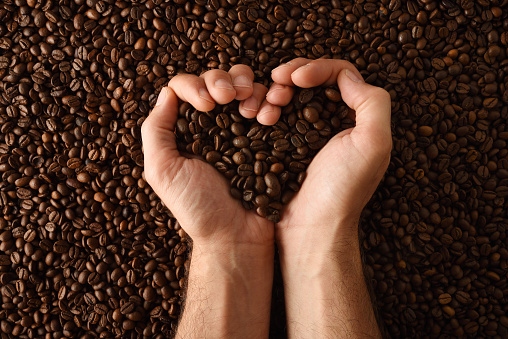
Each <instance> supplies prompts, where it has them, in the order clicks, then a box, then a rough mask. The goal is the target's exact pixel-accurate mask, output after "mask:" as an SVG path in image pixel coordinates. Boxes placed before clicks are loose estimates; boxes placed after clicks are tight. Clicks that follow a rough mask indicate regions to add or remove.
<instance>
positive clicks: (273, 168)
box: [176, 87, 354, 222]
mask: <svg viewBox="0 0 508 339" xmlns="http://www.w3.org/2000/svg"><path fill="white" fill-rule="evenodd" d="M238 105H239V102H238V101H233V102H232V103H231V104H228V105H224V106H219V105H217V106H216V107H215V109H214V110H213V111H210V112H200V111H197V110H196V109H194V108H192V107H190V105H189V104H187V103H185V104H184V105H182V106H181V107H180V117H179V119H178V120H177V122H176V136H177V143H178V146H179V149H180V150H181V151H183V152H187V153H189V154H194V155H198V156H201V157H202V158H203V159H205V160H206V161H207V162H208V163H210V164H212V165H213V166H215V168H216V169H217V170H218V171H219V172H221V173H222V174H223V175H224V176H225V177H226V178H228V179H229V180H230V184H231V194H232V195H233V197H235V198H237V199H239V200H241V201H242V203H243V205H244V206H245V208H247V209H255V210H256V212H257V214H258V215H260V216H262V217H265V218H267V219H269V220H271V221H273V222H278V221H279V220H280V217H281V215H280V210H281V208H282V205H283V204H286V203H288V202H289V200H290V199H291V198H292V197H293V196H294V194H295V193H296V192H298V190H299V188H300V186H301V184H302V182H303V180H304V178H305V170H306V168H307V166H308V165H309V163H310V162H311V161H312V158H313V157H314V155H316V153H317V152H318V151H319V150H320V149H321V148H322V147H323V146H324V145H325V144H326V142H327V141H328V140H329V139H330V138H331V137H332V136H333V135H335V134H337V133H338V132H340V131H342V130H344V129H346V128H349V127H351V126H353V125H354V121H353V120H351V119H347V118H346V116H347V114H348V112H349V109H348V107H347V106H346V105H345V104H344V103H343V102H342V101H341V96H340V93H339V91H338V89H337V88H333V87H329V88H321V87H316V88H309V89H298V90H297V91H296V94H295V95H294V99H293V101H292V102H291V103H290V104H289V105H288V106H285V107H284V108H283V109H282V112H281V113H282V114H281V118H280V119H279V121H278V122H277V123H276V124H275V125H273V126H264V125H261V124H260V123H258V122H257V121H256V119H245V118H243V117H242V116H241V115H240V113H239V112H238Z"/></svg>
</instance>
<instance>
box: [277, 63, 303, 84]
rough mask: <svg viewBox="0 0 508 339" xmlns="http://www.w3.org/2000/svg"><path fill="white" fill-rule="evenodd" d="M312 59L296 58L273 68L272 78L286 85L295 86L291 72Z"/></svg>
mask: <svg viewBox="0 0 508 339" xmlns="http://www.w3.org/2000/svg"><path fill="white" fill-rule="evenodd" d="M310 61H311V60H310V59H305V58H296V59H293V60H291V61H288V62H286V63H284V64H282V65H280V66H278V67H277V68H275V69H274V70H272V80H273V81H274V82H276V83H279V84H281V85H286V86H294V84H293V80H292V79H291V74H292V73H293V72H294V71H295V70H297V69H298V68H300V67H301V66H303V65H305V64H307V63H309V62H310Z"/></svg>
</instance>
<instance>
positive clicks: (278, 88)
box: [266, 83, 294, 106]
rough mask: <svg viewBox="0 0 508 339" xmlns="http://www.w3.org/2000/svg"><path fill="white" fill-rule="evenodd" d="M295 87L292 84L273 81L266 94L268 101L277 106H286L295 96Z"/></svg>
mask: <svg viewBox="0 0 508 339" xmlns="http://www.w3.org/2000/svg"><path fill="white" fill-rule="evenodd" d="M293 93H294V88H293V87H292V86H286V85H281V84H278V83H273V84H272V86H271V87H270V90H268V93H267V94H266V101H268V102H269V103H270V104H272V105H276V106H286V105H288V104H289V103H290V102H291V99H292V98H293Z"/></svg>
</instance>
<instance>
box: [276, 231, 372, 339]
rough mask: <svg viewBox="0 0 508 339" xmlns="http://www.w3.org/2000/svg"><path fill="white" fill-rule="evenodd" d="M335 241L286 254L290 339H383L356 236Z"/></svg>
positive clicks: (284, 267) (316, 242)
mask: <svg viewBox="0 0 508 339" xmlns="http://www.w3.org/2000/svg"><path fill="white" fill-rule="evenodd" d="M316 229H319V228H316ZM316 233H319V232H316ZM330 238H332V237H330ZM330 238H329V239H325V238H324V237H323V238H321V241H319V239H315V240H313V239H308V238H307V244H313V247H308V248H306V246H307V245H305V244H303V243H302V244H301V245H300V246H298V248H297V247H291V248H290V249H289V251H283V252H282V253H281V267H282V274H283V279H284V290H285V297H286V313H287V321H288V334H289V338H318V337H319V338H348V339H351V338H380V337H381V335H380V332H379V327H378V325H377V322H376V319H375V315H374V310H373V307H372V303H371V300H370V296H369V293H368V289H367V286H366V284H365V279H364V275H363V269H362V263H361V256H360V248H359V244H358V239H357V236H356V235H355V236H351V237H350V238H348V240H347V241H337V242H336V241H333V239H330ZM342 240H343V239H342Z"/></svg>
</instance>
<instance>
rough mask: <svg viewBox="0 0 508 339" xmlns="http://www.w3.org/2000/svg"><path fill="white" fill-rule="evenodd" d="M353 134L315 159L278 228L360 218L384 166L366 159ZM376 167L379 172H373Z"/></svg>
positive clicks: (349, 132)
mask: <svg viewBox="0 0 508 339" xmlns="http://www.w3.org/2000/svg"><path fill="white" fill-rule="evenodd" d="M353 130H354V129H353V128H352V129H348V130H346V131H343V132H342V133H340V134H338V135H336V136H335V137H333V138H332V139H331V140H330V141H329V142H328V143H327V144H326V145H325V147H323V148H322V149H321V150H320V151H319V153H318V154H317V155H316V156H315V157H314V159H313V160H312V162H311V164H310V165H309V167H308V169H307V176H306V179H305V181H304V183H303V185H302V187H301V189H300V191H299V192H298V194H297V195H296V196H295V197H294V199H293V200H292V201H291V202H290V203H289V204H288V205H287V207H286V209H285V210H284V214H283V218H282V220H281V222H280V223H279V225H278V227H279V228H282V229H286V228H295V227H298V226H295V225H302V227H304V226H305V224H308V223H311V222H312V220H313V219H314V218H316V217H317V216H319V217H320V218H321V219H323V218H325V219H326V218H327V219H329V220H331V221H338V220H339V218H340V219H354V218H358V217H359V215H360V213H361V210H362V208H361V207H363V206H364V205H365V204H366V203H367V202H368V200H369V198H370V196H371V195H372V193H373V191H374V189H375V187H372V184H371V183H372V182H373V180H374V178H375V177H377V176H379V177H380V176H381V175H382V172H384V163H383V164H382V165H381V166H379V165H378V164H377V163H376V162H375V161H372V159H367V158H365V157H364V156H363V154H362V153H363V152H362V149H359V148H357V147H358V145H357V143H356V142H355V141H356V140H355V137H358V135H354V133H353ZM361 137H362V138H364V137H363V136H361ZM372 147H375V146H374V145H373V146H372ZM373 166H378V167H379V170H378V171H376V172H373Z"/></svg>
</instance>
